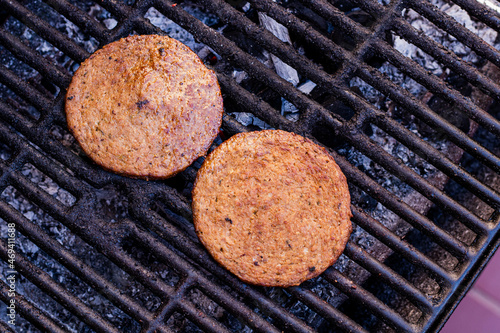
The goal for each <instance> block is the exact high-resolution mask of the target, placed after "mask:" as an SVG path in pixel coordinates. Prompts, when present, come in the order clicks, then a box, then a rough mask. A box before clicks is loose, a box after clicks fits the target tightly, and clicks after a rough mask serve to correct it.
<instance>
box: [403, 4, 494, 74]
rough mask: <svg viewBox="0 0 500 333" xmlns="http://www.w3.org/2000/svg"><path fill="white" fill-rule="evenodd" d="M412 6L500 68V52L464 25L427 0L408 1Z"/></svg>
mask: <svg viewBox="0 0 500 333" xmlns="http://www.w3.org/2000/svg"><path fill="white" fill-rule="evenodd" d="M408 2H409V4H410V6H411V7H412V9H413V10H415V11H416V12H418V13H419V14H420V15H422V16H424V17H425V18H427V19H428V20H429V21H431V22H432V23H433V24H435V25H436V26H437V27H439V28H441V29H443V30H444V31H446V32H448V33H449V34H450V35H452V36H454V37H455V38H457V40H459V41H460V42H462V43H463V44H464V45H466V46H468V47H469V48H471V49H472V50H474V52H476V53H477V54H479V55H481V56H483V57H484V58H485V59H488V60H489V61H491V62H492V63H493V64H495V65H496V66H500V54H499V52H498V51H497V50H496V49H495V48H494V47H492V46H491V45H489V44H488V43H486V42H485V41H483V40H482V39H481V38H479V37H478V36H477V35H475V34H474V33H472V32H471V31H469V30H468V29H466V28H465V27H464V26H463V25H461V24H460V23H458V22H457V21H455V19H454V18H452V17H450V16H449V15H448V14H446V13H444V12H442V11H439V10H436V7H435V6H434V5H432V4H430V3H429V2H428V1H425V0H418V1H415V0H408Z"/></svg>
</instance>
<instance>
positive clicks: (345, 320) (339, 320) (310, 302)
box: [287, 286, 367, 333]
mask: <svg viewBox="0 0 500 333" xmlns="http://www.w3.org/2000/svg"><path fill="white" fill-rule="evenodd" d="M287 291H288V292H290V293H291V294H292V295H293V296H295V297H296V298H297V299H298V300H300V301H301V302H302V303H304V304H306V305H307V306H309V307H310V308H311V309H313V310H314V311H316V312H317V313H318V314H319V315H321V316H322V317H323V318H325V319H327V320H329V321H331V322H333V323H335V325H336V326H337V327H338V328H340V329H342V330H343V331H344V332H358V333H367V331H366V330H365V329H364V328H363V327H362V326H360V325H359V324H358V323H356V322H355V321H354V320H352V319H351V318H349V317H348V316H346V315H345V314H344V313H342V312H340V311H339V310H338V309H337V308H335V307H334V306H332V305H330V304H328V303H326V302H325V301H324V300H322V299H321V298H319V297H318V296H317V295H316V294H315V293H313V292H312V291H310V290H307V289H303V288H302V287H300V286H299V287H290V288H288V289H287Z"/></svg>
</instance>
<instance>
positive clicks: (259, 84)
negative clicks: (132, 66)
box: [0, 0, 500, 332]
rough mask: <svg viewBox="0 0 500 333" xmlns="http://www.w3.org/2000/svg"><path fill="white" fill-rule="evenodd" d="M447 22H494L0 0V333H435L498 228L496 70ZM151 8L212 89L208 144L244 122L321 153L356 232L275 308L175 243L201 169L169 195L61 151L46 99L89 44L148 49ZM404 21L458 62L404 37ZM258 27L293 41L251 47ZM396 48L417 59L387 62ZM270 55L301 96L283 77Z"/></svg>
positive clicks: (74, 151)
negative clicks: (133, 41)
mask: <svg viewBox="0 0 500 333" xmlns="http://www.w3.org/2000/svg"><path fill="white" fill-rule="evenodd" d="M453 4H456V5H458V6H460V7H461V8H463V11H464V12H467V13H468V14H469V15H470V17H473V18H474V20H476V21H481V22H483V25H484V26H485V27H486V26H487V27H489V28H488V29H490V30H491V31H492V32H500V24H499V22H500V14H499V13H498V12H496V11H495V8H488V7H485V6H484V5H481V4H479V3H477V2H474V1H467V0H455V1H453V2H451V1H450V2H449V4H447V5H446V6H448V7H443V6H442V4H441V5H440V4H438V2H436V1H435V2H433V3H431V2H428V1H414V0H407V1H391V2H389V1H385V2H384V1H382V2H378V1H375V0H363V1H359V0H350V1H347V0H346V1H343V0H340V1H335V0H331V1H326V0H301V1H284V0H283V1H277V2H274V1H271V0H258V1H257V0H255V1H249V2H248V3H247V2H245V1H227V2H226V1H222V0H205V1H197V2H188V1H183V2H180V3H179V4H177V3H174V2H171V1H167V0H138V1H136V2H134V3H131V1H126V2H121V1H116V0H102V1H99V2H97V4H94V3H92V2H91V1H82V2H77V1H69V2H68V1H66V0H45V1H44V2H40V1H15V0H0V22H1V23H2V25H1V27H0V59H1V64H0V83H1V84H2V86H1V88H2V90H3V92H2V100H0V143H1V147H0V148H1V149H0V157H1V159H0V169H1V174H0V190H1V193H2V194H1V195H0V199H1V200H0V217H1V219H2V224H1V225H0V226H1V229H0V231H1V232H2V237H1V241H0V257H1V258H2V260H3V261H4V263H3V265H2V267H1V268H2V273H3V274H2V281H1V282H0V283H1V292H0V299H1V300H2V302H3V303H4V304H2V311H3V319H2V320H1V321H0V325H2V329H3V330H5V331H9V330H11V331H14V330H19V331H29V332H31V331H36V330H37V329H38V330H40V331H54V332H59V331H78V332H86V331H98V332H115V331H116V332H117V331H126V332H139V331H141V332H156V331H158V332H174V331H187V332H189V331H207V332H225V331H242V332H246V331H260V332H279V331H285V332H310V331H320V332H330V331H337V330H339V331H356V332H365V331H397V332H400V331H401V332H403V331H405V332H406V331H407V332H422V331H429V330H430V331H432V330H437V329H439V327H440V326H441V325H442V324H443V322H444V320H445V319H446V317H447V315H448V314H449V313H450V311H452V309H453V307H454V306H455V305H456V304H457V302H458V300H459V299H460V297H461V296H462V295H463V293H464V292H465V291H466V290H467V288H468V287H469V286H470V284H471V283H472V281H473V280H474V278H475V277H476V275H477V274H478V273H479V272H480V270H481V267H482V266H483V265H484V264H485V262H487V259H488V258H489V257H490V256H491V254H492V253H493V252H494V250H495V249H496V247H497V246H498V241H499V240H498V238H499V237H498V228H499V225H498V222H499V220H500V217H499V214H498V213H499V207H500V196H499V194H498V184H499V182H498V181H497V179H498V178H497V177H498V174H499V171H500V158H499V157H498V155H499V147H498V143H497V142H498V140H499V137H500V122H499V121H498V119H497V118H495V117H496V116H498V111H495V110H497V109H496V108H494V107H493V108H491V109H490V108H489V106H490V104H491V102H492V101H493V106H495V103H496V101H497V100H498V99H499V97H500V87H499V86H498V84H497V83H496V82H498V80H496V78H497V77H495V75H498V74H497V70H498V68H497V67H498V66H499V65H500V53H498V51H497V50H496V49H495V48H494V47H493V46H492V45H490V44H488V43H487V42H485V41H484V40H483V39H482V38H483V37H480V36H478V35H477V34H475V33H474V32H472V31H471V29H470V27H464V26H463V25H462V24H460V23H459V22H458V21H457V20H456V18H453V17H451V16H450V15H449V14H448V13H449V12H447V11H446V10H445V8H448V9H449V8H455V7H453V6H452V5H453ZM436 6H439V7H436ZM193 8H194V9H196V10H195V11H193V10H192V9H193ZM153 9H154V13H155V15H157V17H162V18H164V20H171V21H173V22H175V23H176V24H177V25H178V28H176V29H178V30H179V31H182V32H183V33H184V32H186V34H187V35H189V36H192V39H193V40H194V42H195V43H196V45H197V50H196V51H199V52H198V53H199V54H200V55H202V54H203V57H204V59H205V60H206V61H207V63H209V64H211V65H212V67H213V68H214V69H215V70H216V72H217V75H218V78H219V82H220V85H221V88H222V90H223V94H224V101H225V108H226V113H225V115H224V119H223V131H222V133H221V137H220V138H218V139H217V140H216V142H215V144H217V143H220V141H221V140H223V139H224V138H225V137H227V136H230V135H233V134H235V133H238V132H242V131H248V130H252V129H254V126H253V125H250V124H247V126H244V125H242V124H241V123H240V122H238V121H236V118H238V119H240V118H239V116H240V115H245V114H246V113H251V114H253V118H252V119H253V120H252V122H253V124H255V123H260V124H261V123H263V122H265V123H266V124H267V125H266V126H272V127H274V128H281V129H284V130H288V131H293V132H296V133H299V134H302V135H305V136H307V137H309V138H311V139H313V140H314V141H316V142H319V143H320V144H323V145H324V146H326V147H327V149H328V150H329V152H330V153H331V154H332V156H334V158H335V159H336V160H337V162H338V164H339V165H340V166H341V168H342V170H343V171H344V173H345V174H346V176H347V178H348V181H349V185H350V188H351V191H352V196H353V205H352V210H353V214H354V217H353V222H354V223H355V225H356V230H355V232H354V234H353V237H352V239H351V241H350V242H349V244H348V245H347V248H346V250H345V253H344V255H343V256H342V257H341V259H340V260H339V262H338V263H337V264H336V265H335V266H334V267H331V268H329V269H328V270H327V271H326V272H325V273H324V274H322V275H321V276H320V277H319V278H316V279H314V280H312V281H309V282H306V283H304V284H303V285H301V286H300V287H293V288H288V289H286V290H283V289H278V288H258V287H253V286H247V285H245V284H243V283H241V282H240V281H239V280H238V279H236V278H235V277H234V276H232V275H231V274H229V273H228V272H227V271H225V270H224V269H223V268H221V267H219V266H218V265H217V264H216V263H215V262H214V261H213V260H212V259H211V258H210V257H209V256H208V255H207V253H206V252H205V250H204V249H203V248H202V246H201V245H200V244H199V242H198V241H197V239H196V236H195V234H194V232H193V228H192V224H191V210H190V194H189V193H190V189H191V187H192V182H193V180H194V177H195V175H196V170H197V168H198V167H199V165H200V162H201V161H197V162H195V163H194V164H193V166H191V167H190V168H188V169H187V170H186V171H185V172H183V173H182V174H181V175H179V176H176V177H175V178H174V179H171V180H167V181H161V182H160V181H158V182H157V181H155V182H147V181H142V180H134V179H128V178H123V177H119V176H117V175H113V174H110V173H107V172H105V171H103V170H101V169H100V168H98V167H96V166H94V165H93V164H92V163H91V162H90V161H89V160H88V159H87V158H86V157H85V156H83V154H82V153H81V151H80V150H79V148H78V147H77V146H76V144H75V142H74V140H72V138H71V136H70V135H69V134H68V132H67V130H66V124H65V118H64V110H63V106H64V98H65V96H64V95H65V89H66V88H67V86H68V84H69V82H70V79H71V73H72V72H73V71H74V70H75V68H76V64H78V63H80V62H81V61H83V60H84V59H85V58H87V57H88V56H89V55H90V52H92V51H93V45H97V44H98V45H101V46H102V45H104V44H106V43H109V42H111V41H114V40H116V39H118V38H120V37H124V36H127V35H129V34H132V33H137V34H150V33H165V31H162V27H163V26H162V25H161V24H153V23H155V22H154V20H152V19H151V18H150V17H151V12H152V10H153ZM188 9H189V10H188ZM96 11H97V12H99V13H98V14H97V15H95V13H96ZM200 12H201V13H204V15H207V16H205V17H209V19H203V18H200V15H199V13H200ZM410 12H411V16H413V17H418V18H419V19H421V20H425V21H428V23H429V26H432V27H434V29H435V30H436V31H443V32H444V33H445V34H446V35H451V36H453V42H454V43H455V44H457V45H460V46H463V47H464V48H465V49H466V50H469V51H466V53H470V54H474V56H475V57H476V58H475V60H470V59H469V60H464V59H463V58H464V56H463V54H461V53H460V52H458V51H456V50H455V49H453V48H447V47H446V46H443V45H441V42H440V41H439V40H436V39H435V38H433V37H432V36H430V35H426V33H425V32H422V31H419V29H418V28H416V27H415V26H414V25H412V24H411V22H410V20H409V19H408V17H409V16H410V14H408V13H410ZM259 13H265V14H266V15H267V16H269V17H272V18H273V19H274V20H276V21H277V22H279V23H281V24H283V25H284V26H285V27H286V28H287V29H288V31H289V34H290V38H291V41H292V43H285V42H282V41H281V40H279V39H278V38H276V37H274V35H273V34H272V33H270V32H269V31H267V30H265V29H264V28H263V27H262V26H261V25H260V24H259V19H258V16H259ZM147 17H149V18H147ZM61 21H63V22H65V23H66V24H67V27H68V26H69V27H70V28H66V29H65V28H61V27H62V26H61V25H59V24H58V23H57V22H61ZM110 22H114V23H113V24H112V25H110ZM402 40H404V41H405V42H406V43H407V44H408V45H411V46H412V47H413V48H414V49H416V50H418V52H420V54H421V55H423V54H425V55H424V56H422V57H421V59H423V60H422V61H416V60H415V58H412V57H411V56H408V55H405V54H404V52H402V51H401V49H398V48H397V47H395V42H396V41H402ZM37 41H38V42H37ZM37 43H38V44H37ZM198 46H199V47H198ZM48 50H50V52H49V51H48ZM207 50H208V51H207ZM270 53H271V54H273V55H274V56H276V57H278V58H279V59H281V60H282V61H284V62H285V63H287V64H288V65H290V66H291V67H293V68H294V69H295V70H296V71H297V73H298V77H299V78H300V83H304V82H307V81H312V82H314V83H315V85H316V86H315V88H314V89H313V90H312V91H311V92H310V93H305V92H303V91H301V90H300V89H298V88H297V86H296V85H294V84H293V83H291V82H289V81H287V80H285V79H283V78H281V77H280V76H279V75H278V74H276V71H275V70H274V69H273V68H272V65H270V62H269V54H270ZM426 59H427V60H426ZM429 59H432V60H429ZM425 61H430V62H435V63H437V64H438V67H439V68H440V69H441V72H440V73H437V72H434V73H433V72H429V70H428V69H427V68H426V63H425ZM427 65H428V64H427ZM384 66H385V67H384ZM388 70H391V71H392V73H393V75H394V74H396V77H398V75H399V77H403V78H404V80H405V81H398V80H397V79H396V78H394V76H393V77H391V76H390V75H389V74H387V71H388ZM410 81H411V82H413V83H414V85H415V87H417V88H415V89H414V90H412V89H410V88H409V86H408V85H407V82H410ZM283 100H286V101H288V102H289V103H291V104H293V105H294V106H295V110H294V111H293V112H292V113H293V114H295V115H296V117H295V118H294V117H288V115H287V114H284V113H283V112H282V110H281V107H282V105H283ZM488 110H491V113H489V112H488ZM495 112H496V113H497V115H496V116H495V114H494V113H495ZM297 116H298V117H297ZM475 133H476V136H475V137H472V136H473V135H474V134H475ZM461 158H462V159H461ZM459 162H460V163H459ZM448 180H449V181H448ZM445 184H447V185H446V186H445ZM478 207H479V209H478ZM12 225H14V226H15V229H16V231H17V234H16V237H15V251H16V256H15V261H14V263H13V267H10V266H9V263H12V261H11V262H9V249H10V248H9V240H8V237H7V236H6V235H8V228H9V226H12ZM12 268H14V270H15V271H16V272H17V273H15V274H14V277H15V281H16V282H15V287H16V291H15V294H16V295H15V298H14V299H15V306H16V308H15V309H16V317H15V318H16V319H15V320H16V326H11V325H9V323H8V321H9V320H11V318H10V317H8V314H9V309H8V308H7V305H9V304H11V303H10V302H11V299H12V296H11V295H10V293H9V290H10V289H12V286H11V285H10V281H11V280H8V279H7V277H9V276H10V273H9V272H10V271H12Z"/></svg>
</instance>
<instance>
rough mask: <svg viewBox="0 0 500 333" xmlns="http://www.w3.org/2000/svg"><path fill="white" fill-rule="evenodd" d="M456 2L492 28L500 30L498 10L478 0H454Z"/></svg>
mask: <svg viewBox="0 0 500 333" xmlns="http://www.w3.org/2000/svg"><path fill="white" fill-rule="evenodd" d="M452 1H453V2H454V3H456V4H457V5H459V6H460V7H462V8H463V9H465V10H466V11H467V12H468V13H469V14H470V15H471V16H473V17H475V18H477V19H479V20H480V21H481V22H483V23H485V24H487V25H488V26H489V27H490V28H492V29H494V30H497V31H500V18H499V17H498V12H496V11H494V10H492V9H491V8H490V7H488V6H485V5H483V4H482V3H480V2H478V1H468V0H452Z"/></svg>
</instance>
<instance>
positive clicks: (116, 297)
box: [0, 205, 153, 322]
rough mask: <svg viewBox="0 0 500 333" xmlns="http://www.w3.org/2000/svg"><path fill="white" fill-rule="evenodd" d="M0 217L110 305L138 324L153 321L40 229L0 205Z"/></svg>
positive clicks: (8, 208)
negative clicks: (105, 299) (0, 214)
mask: <svg viewBox="0 0 500 333" xmlns="http://www.w3.org/2000/svg"><path fill="white" fill-rule="evenodd" d="M0 210H1V211H2V216H3V217H4V218H5V219H7V220H8V221H9V222H12V223H16V229H17V230H19V231H20V232H21V233H22V234H24V235H26V236H27V237H28V238H29V239H30V240H31V241H32V242H33V243H34V244H35V245H37V246H38V247H40V248H41V249H42V250H44V251H45V252H46V253H47V254H48V255H50V256H52V258H57V260H58V261H59V263H61V264H62V265H64V266H65V267H66V268H67V269H68V270H69V271H71V272H72V273H74V274H75V275H76V276H78V277H79V278H80V279H83V280H84V281H85V282H86V283H87V284H88V285H89V286H92V288H93V289H95V290H96V291H98V292H99V293H100V294H101V295H103V296H105V297H106V298H107V299H108V300H110V301H111V302H113V303H114V304H115V305H116V306H117V307H119V308H120V309H121V310H122V311H124V312H125V313H127V314H128V315H129V316H131V317H132V318H134V319H136V320H137V321H139V322H148V321H151V320H152V319H153V315H152V314H151V313H150V312H148V311H146V310H144V308H143V307H142V306H141V305H140V304H138V303H137V302H135V301H134V300H133V299H131V298H130V297H128V296H127V295H125V294H123V292H122V291H121V290H120V289H118V288H116V287H115V286H114V285H113V284H111V283H109V282H108V281H107V280H106V279H105V278H103V277H102V276H100V275H99V274H98V273H97V272H95V271H94V270H93V269H92V268H91V267H89V266H88V265H87V264H85V263H84V262H82V261H81V260H80V259H79V258H78V257H75V256H74V255H73V254H71V253H70V252H69V251H68V250H66V249H65V248H64V247H63V246H62V245H61V244H59V243H58V242H57V241H54V240H53V239H52V238H51V237H50V236H48V235H47V233H45V232H44V231H43V230H42V229H41V228H40V227H39V226H37V225H35V224H33V223H31V222H30V221H27V220H26V219H25V218H24V217H23V216H21V214H20V213H19V212H17V211H16V210H14V209H12V208H11V207H6V206H4V205H0Z"/></svg>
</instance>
